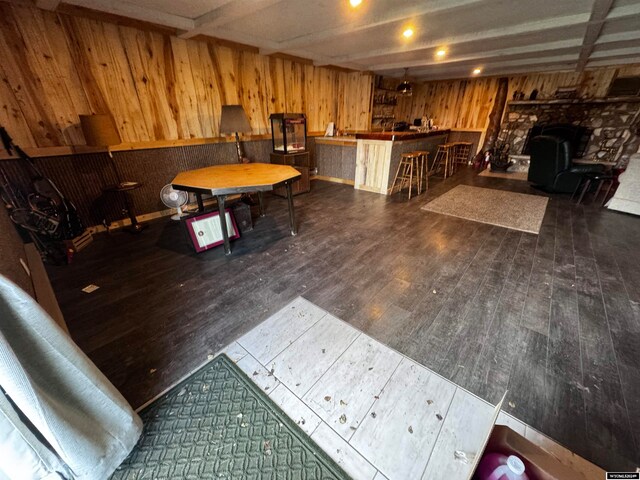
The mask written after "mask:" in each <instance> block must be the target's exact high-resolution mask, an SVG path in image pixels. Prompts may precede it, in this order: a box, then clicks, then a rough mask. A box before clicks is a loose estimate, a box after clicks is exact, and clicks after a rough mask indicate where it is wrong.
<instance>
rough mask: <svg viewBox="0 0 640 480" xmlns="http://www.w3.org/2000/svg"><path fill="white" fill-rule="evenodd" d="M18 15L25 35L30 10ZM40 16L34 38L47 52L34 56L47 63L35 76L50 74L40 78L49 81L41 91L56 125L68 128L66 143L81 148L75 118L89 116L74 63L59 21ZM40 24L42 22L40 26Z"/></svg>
mask: <svg viewBox="0 0 640 480" xmlns="http://www.w3.org/2000/svg"><path fill="white" fill-rule="evenodd" d="M20 12H21V18H20V24H21V26H22V27H21V28H22V30H23V31H27V30H29V25H30V22H31V21H32V19H33V18H34V16H33V15H32V11H31V10H30V9H22V10H20ZM40 13H41V16H39V17H38V16H37V17H35V18H36V19H37V20H38V24H39V29H38V30H39V32H38V33H37V35H38V36H39V37H40V38H41V39H43V40H46V43H43V44H42V48H45V49H46V48H48V51H47V52H46V53H45V52H44V51H41V52H36V54H38V53H41V54H42V56H43V57H44V58H45V59H46V60H47V61H46V62H40V63H39V67H38V72H42V71H43V70H42V69H44V70H46V71H47V72H48V73H49V75H41V78H43V77H44V78H47V80H48V81H50V84H48V85H44V89H45V90H46V91H47V94H48V97H49V98H50V99H51V102H52V107H53V108H54V110H55V112H56V113H57V115H58V118H57V121H58V122H60V123H64V124H65V125H68V126H67V127H66V128H65V130H64V131H63V134H64V138H65V140H66V142H65V143H66V144H75V145H82V144H84V143H85V142H84V134H83V133H82V129H81V128H80V119H79V118H78V115H79V114H83V113H90V105H89V102H88V100H87V96H86V94H85V91H84V89H83V88H82V82H81V80H80V77H79V75H78V70H77V67H76V66H75V64H74V59H73V57H72V55H71V52H70V51H69V45H68V43H67V38H66V34H65V30H64V28H63V26H62V23H61V21H60V18H59V17H58V16H57V15H55V14H53V13H51V12H45V11H41V12H40ZM22 15H25V16H22ZM40 20H42V22H41V23H40V22H39V21H40ZM25 39H26V38H25ZM51 75H54V76H55V78H52V76H51ZM49 85H51V86H55V87H58V88H57V89H55V90H53V91H52V90H49Z"/></svg>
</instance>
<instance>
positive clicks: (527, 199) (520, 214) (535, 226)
mask: <svg viewBox="0 0 640 480" xmlns="http://www.w3.org/2000/svg"><path fill="white" fill-rule="evenodd" d="M548 201H549V199H548V198H547V197H543V196H538V195H527V194H524V193H514V192H507V191H504V190H494V189H491V188H478V187H470V186H468V185H458V186H457V187H455V188H453V189H451V190H449V191H448V192H447V193H445V194H444V195H441V196H439V197H438V198H436V199H434V200H432V201H431V202H429V203H427V204H426V205H425V206H423V207H422V210H428V211H430V212H435V213H442V214H444V215H451V216H453V217H459V218H464V219H467V220H472V221H474V222H481V223H488V224H490V225H498V226H500V227H506V228H511V229H513V230H520V231H522V232H530V233H539V232H540V225H541V224H542V218H543V217H544V212H545V210H546V209H547V203H548Z"/></svg>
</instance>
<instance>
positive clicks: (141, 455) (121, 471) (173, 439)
mask: <svg viewBox="0 0 640 480" xmlns="http://www.w3.org/2000/svg"><path fill="white" fill-rule="evenodd" d="M140 416H141V417H142V421H143V423H144V431H143V433H142V436H141V437H140V441H139V442H138V444H137V445H136V447H135V448H134V449H133V451H132V452H131V454H130V455H129V457H128V458H127V459H126V460H125V461H124V462H123V464H122V465H120V467H119V468H118V469H117V470H116V472H115V473H114V474H113V476H112V477H111V479H112V480H114V479H122V480H124V479H128V480H147V479H154V480H159V479H193V480H196V479H198V480H199V479H211V480H213V479H270V480H274V479H287V480H312V479H313V480H315V479H323V480H324V479H327V480H330V479H336V480H337V479H345V480H346V479H348V478H349V477H348V476H347V474H346V473H344V471H343V470H342V469H341V468H340V467H339V466H338V465H336V463H335V462H334V461H333V460H332V459H331V458H329V456H328V455H326V454H325V453H324V452H323V451H322V450H321V449H320V447H318V446H317V445H316V444H315V443H314V442H313V441H312V440H311V438H309V436H308V435H307V434H306V433H304V432H303V431H302V430H301V429H300V427H298V425H296V424H295V422H293V420H291V419H290V418H289V417H288V416H287V415H286V414H285V413H284V412H283V411H282V410H280V408H279V407H278V406H276V404H275V403H273V402H272V401H271V399H270V398H269V397H267V396H266V395H265V394H264V392H262V391H261V390H260V389H259V388H258V387H256V385H255V384H254V383H253V382H252V381H251V380H250V379H249V378H248V377H247V376H246V375H245V374H244V372H242V370H240V368H239V367H238V366H237V365H235V364H234V363H233V362H232V361H231V360H229V359H228V358H227V357H226V356H224V355H220V356H218V357H216V358H215V359H214V360H212V361H211V362H209V363H207V364H206V365H205V366H204V367H202V368H201V369H200V370H198V371H197V372H195V373H194V374H193V375H191V376H190V377H189V378H187V379H186V380H184V381H183V382H181V383H180V384H178V385H177V386H176V387H174V388H172V389H171V390H170V391H169V392H168V393H166V394H164V395H162V396H161V397H160V398H158V399H157V400H155V401H154V402H153V403H151V404H150V405H149V406H148V407H146V408H145V409H144V410H143V411H142V412H140Z"/></svg>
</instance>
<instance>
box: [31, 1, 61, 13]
mask: <svg viewBox="0 0 640 480" xmlns="http://www.w3.org/2000/svg"><path fill="white" fill-rule="evenodd" d="M58 5H60V0H36V7H38V8H41V9H43V10H50V11H52V12H54V11H55V9H56V8H58Z"/></svg>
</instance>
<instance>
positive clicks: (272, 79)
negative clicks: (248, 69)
mask: <svg viewBox="0 0 640 480" xmlns="http://www.w3.org/2000/svg"><path fill="white" fill-rule="evenodd" d="M265 84H266V89H267V91H266V95H267V106H268V112H269V115H271V114H272V113H285V110H286V108H287V107H286V102H285V96H286V95H285V83H284V60H283V59H281V58H275V57H269V59H268V75H267V77H266V82H265ZM269 129H271V124H270V123H269Z"/></svg>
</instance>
